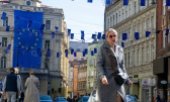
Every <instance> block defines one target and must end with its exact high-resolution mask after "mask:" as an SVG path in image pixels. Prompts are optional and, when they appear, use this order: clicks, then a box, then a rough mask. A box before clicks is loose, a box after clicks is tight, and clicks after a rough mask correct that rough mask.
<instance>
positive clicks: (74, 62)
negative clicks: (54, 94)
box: [68, 41, 88, 97]
mask: <svg viewBox="0 0 170 102" xmlns="http://www.w3.org/2000/svg"><path fill="white" fill-rule="evenodd" d="M87 48H88V43H85V42H74V41H70V48H69V64H70V67H69V76H68V79H69V93H70V95H71V97H73V96H79V95H84V94H86V87H84V86H86V79H87V55H86V54H85V55H83V52H84V51H85V49H87Z"/></svg>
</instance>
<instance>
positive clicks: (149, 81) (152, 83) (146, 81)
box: [142, 78, 156, 87]
mask: <svg viewBox="0 0 170 102" xmlns="http://www.w3.org/2000/svg"><path fill="white" fill-rule="evenodd" d="M155 85H156V80H155V78H152V79H151V78H146V79H143V80H142V86H143V87H146V86H147V87H149V86H155Z"/></svg>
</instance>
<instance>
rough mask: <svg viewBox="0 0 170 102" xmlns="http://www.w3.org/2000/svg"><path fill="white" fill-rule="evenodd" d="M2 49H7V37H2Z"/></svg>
mask: <svg viewBox="0 0 170 102" xmlns="http://www.w3.org/2000/svg"><path fill="white" fill-rule="evenodd" d="M2 47H7V37H2Z"/></svg>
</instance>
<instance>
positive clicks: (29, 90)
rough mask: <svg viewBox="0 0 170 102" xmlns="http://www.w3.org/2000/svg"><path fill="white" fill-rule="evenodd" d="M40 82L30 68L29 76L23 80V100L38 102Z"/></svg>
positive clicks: (25, 101)
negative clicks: (24, 88)
mask: <svg viewBox="0 0 170 102" xmlns="http://www.w3.org/2000/svg"><path fill="white" fill-rule="evenodd" d="M39 85H40V82H39V79H38V77H36V76H35V74H34V72H33V70H30V73H29V77H28V78H27V79H26V82H25V87H26V90H25V97H24V102H40V96H39V89H38V87H39Z"/></svg>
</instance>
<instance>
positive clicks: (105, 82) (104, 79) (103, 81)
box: [101, 75, 109, 85]
mask: <svg viewBox="0 0 170 102" xmlns="http://www.w3.org/2000/svg"><path fill="white" fill-rule="evenodd" d="M101 81H102V84H103V85H108V84H109V83H108V80H107V78H106V76H105V75H104V76H103V77H102V79H101Z"/></svg>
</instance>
